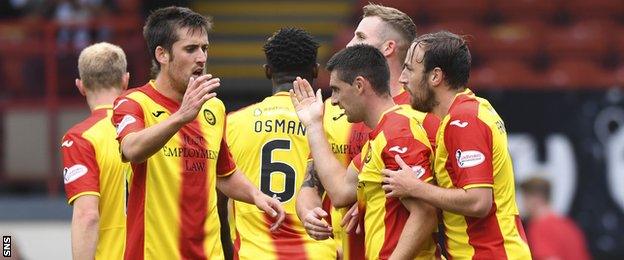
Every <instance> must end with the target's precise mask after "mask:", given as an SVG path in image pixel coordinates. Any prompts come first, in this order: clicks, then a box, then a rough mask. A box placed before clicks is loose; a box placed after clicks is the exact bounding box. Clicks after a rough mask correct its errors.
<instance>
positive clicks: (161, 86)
mask: <svg viewBox="0 0 624 260" xmlns="http://www.w3.org/2000/svg"><path fill="white" fill-rule="evenodd" d="M154 83H155V84H156V91H158V92H159V93H160V94H162V95H163V96H165V97H167V98H169V99H172V100H175V101H178V102H180V103H181V102H182V98H183V97H184V93H180V92H178V91H177V90H176V88H175V86H174V83H173V80H171V78H170V77H168V76H167V75H166V74H165V73H163V72H162V71H161V73H158V76H156V80H155V81H154Z"/></svg>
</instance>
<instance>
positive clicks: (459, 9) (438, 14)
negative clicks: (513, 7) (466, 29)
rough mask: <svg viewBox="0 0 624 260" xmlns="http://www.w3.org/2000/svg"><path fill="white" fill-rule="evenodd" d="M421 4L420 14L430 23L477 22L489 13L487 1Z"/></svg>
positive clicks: (422, 0) (425, 2) (445, 1)
mask: <svg viewBox="0 0 624 260" xmlns="http://www.w3.org/2000/svg"><path fill="white" fill-rule="evenodd" d="M417 2H422V10H421V13H422V14H425V15H426V16H427V17H429V18H430V19H431V20H432V21H437V22H443V21H458V20H461V21H479V20H482V19H483V18H485V16H486V14H487V12H488V11H489V2H488V0H463V1H457V0H436V1H424V0H421V1H417Z"/></svg>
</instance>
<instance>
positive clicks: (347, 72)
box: [291, 45, 437, 259]
mask: <svg viewBox="0 0 624 260" xmlns="http://www.w3.org/2000/svg"><path fill="white" fill-rule="evenodd" d="M327 70H328V71H330V73H331V74H330V87H331V89H332V96H331V102H332V103H333V104H334V105H338V106H339V107H340V108H342V109H344V113H345V115H346V117H347V120H348V121H349V122H352V123H355V122H364V124H366V126H368V127H370V128H371V129H372V131H371V132H370V134H368V136H367V137H368V141H367V142H366V143H365V144H364V147H363V148H362V152H361V153H360V154H358V155H356V156H355V157H354V158H353V160H351V163H350V165H349V167H348V168H345V167H344V166H343V165H342V164H341V162H340V161H339V160H338V159H336V158H335V157H334V155H333V153H332V150H331V147H330V145H329V143H328V141H327V137H326V136H325V130H324V127H323V113H324V105H323V100H322V97H321V92H320V90H319V91H317V93H316V95H315V94H314V91H313V90H312V87H311V86H310V84H309V82H308V81H307V80H305V79H301V78H297V80H296V81H295V82H294V91H291V99H292V102H293V104H295V108H296V110H297V115H298V116H299V119H300V120H301V122H302V123H304V124H305V125H306V127H307V134H308V142H309V144H310V150H311V152H312V157H313V158H314V160H315V161H316V162H322V163H315V164H314V167H315V169H316V172H317V173H318V177H319V179H320V182H321V183H322V186H323V187H324V188H325V190H326V192H327V194H328V195H329V197H330V199H331V201H332V203H333V205H334V206H336V207H345V206H350V205H352V204H353V203H355V202H357V203H358V205H359V208H360V211H361V212H364V213H363V214H362V215H363V216H361V218H362V220H363V223H364V230H365V239H364V240H365V242H364V244H365V258H366V259H413V258H418V259H421V258H422V259H433V258H435V251H436V247H435V243H434V241H433V238H432V236H431V234H432V232H433V229H434V227H435V226H436V223H437V220H436V210H435V208H433V207H431V206H430V205H428V204H426V203H424V202H422V201H418V200H399V199H397V198H386V196H385V193H384V191H383V190H382V188H381V185H382V182H381V179H382V175H381V170H383V169H384V168H395V169H396V168H397V167H398V166H397V165H396V163H395V161H394V156H395V155H396V156H400V157H401V158H403V159H404V160H406V161H407V162H408V163H409V164H410V165H412V167H413V168H414V169H415V170H417V171H418V174H417V177H418V178H419V179H421V180H422V181H424V182H430V181H432V180H433V178H432V174H431V167H430V160H431V156H432V150H431V145H430V142H429V140H428V138H427V134H426V132H425V130H424V128H423V127H422V125H421V124H420V122H418V120H417V119H416V118H415V116H414V113H415V112H414V111H413V110H411V109H407V108H404V107H401V106H398V105H397V104H396V103H395V102H394V101H393V99H392V96H391V92H390V88H389V79H390V72H389V69H388V64H387V62H386V59H385V57H384V56H383V54H382V53H381V52H380V51H379V50H378V49H376V48H375V47H373V46H370V45H354V46H351V47H348V48H346V49H344V50H342V51H340V52H338V53H337V54H335V55H334V56H333V57H332V58H331V59H330V60H329V61H328V63H327ZM326 232H327V231H326V230H325V229H315V228H312V229H310V230H308V233H309V234H310V235H311V236H313V237H317V236H323V235H325V234H323V233H326ZM319 233H320V234H319Z"/></svg>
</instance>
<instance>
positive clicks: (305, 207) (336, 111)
mask: <svg viewBox="0 0 624 260" xmlns="http://www.w3.org/2000/svg"><path fill="white" fill-rule="evenodd" d="M363 13H364V14H363V17H362V20H361V21H360V23H359V24H358V27H357V28H356V29H355V31H354V33H353V34H354V35H353V38H352V39H351V41H350V42H349V43H348V44H347V47H350V46H353V45H356V44H368V45H371V46H374V47H375V48H377V49H378V50H379V51H380V52H381V53H382V54H383V56H384V57H385V58H386V62H387V64H388V68H389V72H390V80H389V87H390V95H391V96H392V99H393V100H394V102H395V103H396V104H398V105H403V106H405V108H409V102H410V96H409V93H408V92H406V91H405V90H404V89H403V85H402V84H401V83H399V76H400V75H401V70H402V69H403V61H404V60H405V56H406V54H407V50H408V49H409V47H410V44H411V42H412V41H413V40H414V39H415V38H416V25H415V24H414V22H413V21H412V19H411V18H410V17H409V16H408V15H407V14H405V13H403V12H401V11H400V10H397V9H396V8H392V7H387V6H383V5H378V4H368V5H366V6H364V7H363ZM324 109H325V113H324V118H323V126H324V128H325V135H326V136H327V140H328V142H329V144H330V146H331V149H332V152H333V153H334V156H336V158H337V159H338V160H339V161H340V162H341V163H342V164H343V166H345V167H347V166H348V165H349V162H351V160H352V159H353V158H354V157H355V155H357V154H359V153H360V151H362V146H363V145H364V143H365V142H366V141H367V140H368V133H370V131H371V129H370V128H369V127H368V126H366V125H365V124H364V123H362V122H360V123H350V122H348V121H347V117H346V116H344V115H345V112H344V110H343V109H342V108H340V107H338V106H337V105H332V104H331V102H330V101H329V100H328V101H326V102H325V106H324ZM409 109H410V110H411V108H409ZM413 114H414V116H416V117H417V121H419V123H420V124H421V125H423V127H424V128H425V131H426V133H427V138H428V139H429V142H430V143H431V146H432V148H433V147H435V134H436V131H437V127H438V124H439V122H440V121H439V119H438V117H436V116H435V115H433V114H431V113H421V112H418V111H415V113H413ZM323 191H324V188H323V186H322V185H321V183H320V182H319V181H318V176H317V174H316V172H314V165H313V163H310V164H309V166H308V174H307V175H306V181H305V182H304V184H303V187H302V189H301V191H300V193H299V196H298V197H297V214H298V216H299V218H300V219H301V220H302V221H303V222H304V223H305V224H306V225H305V226H306V231H308V234H310V235H311V236H312V237H314V238H316V239H327V238H328V237H330V235H332V233H333V235H334V237H335V238H336V240H338V241H342V250H343V252H344V258H345V259H363V258H364V249H363V248H364V236H363V234H362V233H363V232H361V231H360V232H356V231H351V229H355V226H356V225H357V224H355V223H356V221H355V220H356V219H357V218H355V216H357V207H356V206H355V205H354V206H352V207H351V210H349V211H347V209H348V208H343V209H340V210H339V211H340V212H332V214H331V215H332V216H331V220H332V221H331V222H333V223H327V222H325V221H323V218H328V213H327V212H326V211H325V210H324V209H323V208H322V207H321V204H322V203H321V202H322V200H321V194H323ZM343 216H345V219H344V221H342V222H343V223H342V224H343V225H345V227H346V230H345V231H346V232H349V234H347V233H346V232H345V231H343V230H342V228H341V219H342V218H343ZM313 230H316V231H314V232H312V231H313Z"/></svg>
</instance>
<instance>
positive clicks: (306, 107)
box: [290, 77, 323, 126]
mask: <svg viewBox="0 0 624 260" xmlns="http://www.w3.org/2000/svg"><path fill="white" fill-rule="evenodd" d="M290 98H291V100H292V103H293V105H294V106H295V110H296V111H297V116H299V120H300V121H301V123H303V124H304V125H305V126H310V125H311V124H313V123H319V122H322V120H323V97H322V96H321V90H320V89H319V90H317V91H316V95H315V94H314V91H313V90H312V86H310V83H309V82H308V81H307V80H306V79H301V78H300V77H297V79H296V80H295V81H293V89H292V90H290Z"/></svg>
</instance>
